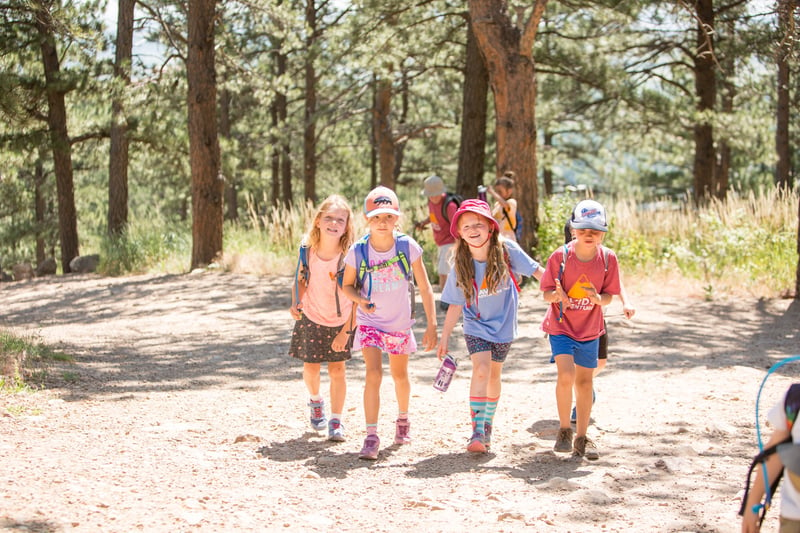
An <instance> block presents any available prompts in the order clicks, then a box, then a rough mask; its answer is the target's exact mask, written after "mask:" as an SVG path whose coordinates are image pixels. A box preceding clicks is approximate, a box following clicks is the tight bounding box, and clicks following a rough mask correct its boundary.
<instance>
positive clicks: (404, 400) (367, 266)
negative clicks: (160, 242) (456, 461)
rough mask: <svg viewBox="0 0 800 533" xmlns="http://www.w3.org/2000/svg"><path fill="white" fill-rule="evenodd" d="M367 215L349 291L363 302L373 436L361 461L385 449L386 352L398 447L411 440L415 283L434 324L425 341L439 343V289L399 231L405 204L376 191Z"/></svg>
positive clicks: (361, 326) (359, 344)
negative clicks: (381, 432)
mask: <svg viewBox="0 0 800 533" xmlns="http://www.w3.org/2000/svg"><path fill="white" fill-rule="evenodd" d="M364 216H365V217H366V219H367V224H368V226H369V233H368V234H367V235H365V236H364V237H363V238H362V239H359V240H358V241H357V242H356V243H354V244H353V245H352V246H351V247H350V250H349V252H348V253H347V256H346V257H345V271H344V280H343V287H344V292H345V294H346V295H347V297H348V298H350V299H351V300H352V301H353V302H355V303H356V304H358V309H357V311H356V330H355V331H356V332H355V340H354V342H353V348H354V349H359V348H360V349H361V352H362V354H363V355H364V363H365V367H366V379H365V383H364V416H365V418H366V425H367V436H366V438H365V439H364V446H363V448H362V449H361V452H360V454H359V457H360V458H361V459H371V460H374V459H377V458H378V450H379V448H380V438H379V437H378V415H379V411H380V388H381V381H382V379H383V352H386V353H388V354H389V369H390V371H391V374H392V379H393V380H394V390H395V396H396V397H397V406H398V410H399V413H398V417H397V420H396V422H395V438H394V442H395V444H407V443H409V442H410V441H411V434H410V429H411V423H410V422H409V418H408V407H409V399H410V396H411V384H410V382H409V378H408V356H409V354H411V353H413V352H414V351H415V350H416V349H417V342H416V340H415V339H414V333H413V331H412V330H411V326H412V325H413V324H414V315H413V309H414V303H413V300H412V298H411V297H410V295H413V294H414V286H413V279H414V278H416V281H417V284H418V285H419V292H420V295H421V296H422V306H423V308H424V309H425V315H426V317H427V321H428V326H427V328H426V330H425V334H424V336H423V337H422V343H423V346H424V349H425V350H432V349H433V348H434V347H435V346H436V343H437V332H436V312H435V310H434V302H433V289H432V288H431V285H430V282H429V281H428V274H427V273H426V271H425V264H424V263H423V262H422V248H421V247H420V246H419V244H417V243H416V241H414V240H413V239H412V238H411V237H409V236H407V235H403V234H401V233H398V232H397V231H396V228H397V225H398V222H399V219H400V204H399V202H398V201H397V196H396V195H395V193H394V191H392V190H391V189H388V188H386V187H377V188H375V189H373V190H372V191H371V192H370V193H369V194H368V195H367V197H366V199H365V200H364Z"/></svg>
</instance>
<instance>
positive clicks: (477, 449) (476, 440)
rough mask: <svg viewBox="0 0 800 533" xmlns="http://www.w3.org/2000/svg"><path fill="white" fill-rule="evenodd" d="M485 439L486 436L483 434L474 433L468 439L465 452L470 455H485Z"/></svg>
mask: <svg viewBox="0 0 800 533" xmlns="http://www.w3.org/2000/svg"><path fill="white" fill-rule="evenodd" d="M485 438H486V436H485V435H484V434H483V433H478V432H477V431H476V432H474V433H473V434H472V437H470V439H469V444H467V451H468V452H472V453H486V444H485V443H484V439H485Z"/></svg>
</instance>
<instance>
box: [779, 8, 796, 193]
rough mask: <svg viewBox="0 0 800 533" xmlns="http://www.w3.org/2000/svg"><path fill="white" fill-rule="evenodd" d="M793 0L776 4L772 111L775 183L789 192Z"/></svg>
mask: <svg viewBox="0 0 800 533" xmlns="http://www.w3.org/2000/svg"><path fill="white" fill-rule="evenodd" d="M793 4H794V2H793V1H792V0H779V1H778V30H779V31H778V34H779V35H780V36H782V39H781V42H780V44H779V46H778V51H777V58H776V59H777V64H778V79H777V89H776V90H777V95H776V98H777V108H776V110H775V124H776V127H775V151H776V152H777V156H778V162H777V164H776V165H775V183H776V184H777V185H778V186H780V187H785V188H786V189H791V188H792V187H793V186H794V183H793V181H794V180H793V179H792V174H791V169H792V150H791V146H790V138H789V116H790V113H791V105H790V98H789V81H790V80H789V78H790V71H789V54H790V53H791V42H792V41H791V39H790V38H789V35H790V31H791V30H790V28H791V22H792V20H791V17H792V6H793Z"/></svg>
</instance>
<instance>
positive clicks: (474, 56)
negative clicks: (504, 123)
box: [456, 22, 489, 198]
mask: <svg viewBox="0 0 800 533" xmlns="http://www.w3.org/2000/svg"><path fill="white" fill-rule="evenodd" d="M466 57H467V59H466V65H465V69H464V92H463V95H462V103H461V142H460V143H459V149H458V174H457V176H456V192H457V193H458V194H460V195H462V196H463V197H464V198H473V197H475V196H476V195H477V193H478V185H483V172H484V168H483V167H484V165H485V164H486V120H487V110H488V107H489V106H488V102H487V97H488V95H489V73H488V71H487V70H486V65H485V64H484V63H483V57H482V56H481V51H480V49H479V48H478V41H477V39H476V38H475V32H474V31H473V29H472V22H469V23H468V24H467V55H466Z"/></svg>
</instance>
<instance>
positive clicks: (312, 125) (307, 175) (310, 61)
mask: <svg viewBox="0 0 800 533" xmlns="http://www.w3.org/2000/svg"><path fill="white" fill-rule="evenodd" d="M315 3H316V2H315V1H314V0H306V31H307V32H308V35H307V36H306V56H305V59H306V64H305V76H306V79H305V83H306V97H305V100H306V102H305V104H306V105H305V113H304V125H305V127H304V129H303V180H304V183H305V199H306V201H309V200H310V201H311V202H312V203H314V204H316V203H317V123H316V120H317V116H316V115H317V73H316V70H315V68H314V60H315V58H316V54H317V52H316V49H317V41H318V40H319V39H320V35H318V34H317V8H316V6H315Z"/></svg>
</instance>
